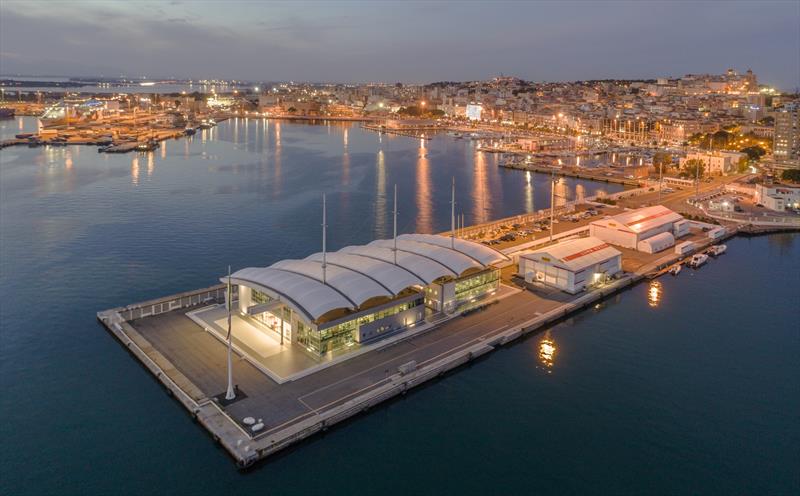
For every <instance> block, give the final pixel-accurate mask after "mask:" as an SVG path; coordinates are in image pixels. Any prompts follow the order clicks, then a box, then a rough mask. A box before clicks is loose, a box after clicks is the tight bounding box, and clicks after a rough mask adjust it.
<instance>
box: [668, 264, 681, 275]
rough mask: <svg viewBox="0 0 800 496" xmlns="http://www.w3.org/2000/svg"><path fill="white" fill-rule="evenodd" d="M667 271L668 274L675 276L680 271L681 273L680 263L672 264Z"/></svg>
mask: <svg viewBox="0 0 800 496" xmlns="http://www.w3.org/2000/svg"><path fill="white" fill-rule="evenodd" d="M668 272H669V273H670V274H672V275H673V276H677V275H678V274H680V273H681V265H680V264H678V265H673V266H672V267H670V268H669V271H668Z"/></svg>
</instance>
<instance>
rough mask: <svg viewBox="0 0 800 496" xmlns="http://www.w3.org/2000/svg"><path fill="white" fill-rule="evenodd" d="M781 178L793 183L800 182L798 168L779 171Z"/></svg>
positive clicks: (799, 170)
mask: <svg viewBox="0 0 800 496" xmlns="http://www.w3.org/2000/svg"><path fill="white" fill-rule="evenodd" d="M781 179H782V180H784V181H791V182H793V183H800V169H786V170H785V171H783V172H782V173H781Z"/></svg>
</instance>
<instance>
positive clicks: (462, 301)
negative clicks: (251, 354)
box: [221, 234, 509, 356]
mask: <svg viewBox="0 0 800 496" xmlns="http://www.w3.org/2000/svg"><path fill="white" fill-rule="evenodd" d="M508 260H509V259H508V257H506V256H505V255H503V254H502V253H500V252H498V251H496V250H494V249H492V248H489V247H488V246H484V245H482V244H480V243H475V242H472V241H467V240H463V239H453V238H449V237H445V236H439V235H433V234H403V235H400V236H398V237H397V238H396V239H382V240H376V241H373V242H371V243H369V244H367V245H364V246H347V247H345V248H342V249H341V250H339V251H336V252H330V253H324V254H323V253H315V254H313V255H310V256H308V257H306V258H304V259H302V260H282V261H280V262H277V263H275V264H272V265H270V266H269V267H250V268H246V269H242V270H239V271H237V272H235V273H234V274H232V276H231V283H232V284H233V285H235V286H237V289H238V291H237V293H238V300H239V301H238V311H239V313H240V314H241V315H242V316H244V317H245V318H246V319H248V320H251V321H252V322H254V323H256V325H257V327H258V328H259V329H261V330H263V331H264V332H265V333H267V334H270V335H272V336H273V337H274V338H275V339H278V340H281V341H282V342H290V343H296V344H298V345H300V346H302V347H303V348H304V349H306V350H308V351H309V352H310V353H312V354H313V355H316V356H321V355H325V354H327V353H334V354H335V353H339V352H343V351H348V350H350V349H353V348H354V347H357V346H359V345H361V344H365V343H371V342H374V341H376V340H379V339H382V338H384V337H387V336H390V335H393V334H396V333H398V332H402V331H403V330H406V329H408V328H409V327H412V326H414V325H416V324H418V323H420V322H422V321H423V320H425V318H426V317H427V316H429V315H432V314H436V313H444V314H453V313H456V312H460V311H463V310H466V309H468V308H469V307H470V306H474V305H476V304H479V303H480V301H481V300H482V299H484V298H486V297H487V296H488V295H491V294H494V292H495V291H497V289H498V287H499V284H500V270H499V269H498V268H497V264H499V263H502V262H506V261H508ZM221 280H222V281H223V282H225V281H227V277H223V278H221ZM234 308H237V306H236V304H235V303H234Z"/></svg>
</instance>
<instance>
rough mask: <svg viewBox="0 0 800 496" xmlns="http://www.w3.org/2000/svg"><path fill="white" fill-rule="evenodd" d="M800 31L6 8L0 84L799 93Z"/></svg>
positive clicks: (354, 7)
mask: <svg viewBox="0 0 800 496" xmlns="http://www.w3.org/2000/svg"><path fill="white" fill-rule="evenodd" d="M765 17H768V18H769V19H770V22H761V21H760V19H764V18H765ZM798 25H800V3H797V2H760V3H758V4H752V3H744V2H729V3H719V2H703V3H694V4H688V3H687V4H684V3H669V2H648V3H641V4H638V3H620V2H603V3H587V2H567V3H553V2H535V3H493V4H487V5H483V4H456V3H449V2H438V3H432V4H424V5H423V4H412V5H411V6H407V5H403V4H399V3H380V4H377V5H375V4H368V3H361V2H348V3H337V4H328V3H319V2H306V3H302V4H299V5H298V4H288V3H277V2H276V3H258V2H234V3H232V4H231V3H226V4H225V5H221V4H216V3H210V2H209V3H199V2H180V1H172V2H135V3H132V4H131V3H127V4H126V3H123V2H102V3H100V2H61V3H58V4H52V3H50V4H48V3H44V2H24V3H23V2H16V1H8V2H4V5H3V16H2V17H0V46H1V47H2V50H1V51H0V53H1V54H2V57H0V62H1V63H0V73H2V74H3V75H10V74H27V75H64V76H80V75H84V76H89V75H91V76H98V75H104V76H107V77H112V76H119V75H122V74H124V75H126V76H131V77H152V78H167V77H177V78H203V77H207V78H225V79H243V80H273V81H278V80H298V81H320V82H322V81H330V82H359V81H383V82H394V81H400V82H434V81H449V80H480V79H485V78H488V77H491V76H494V75H498V74H501V73H504V74H506V75H513V76H518V77H520V78H523V79H527V80H532V81H574V80H588V79H644V78H655V77H679V76H682V75H684V74H688V73H706V72H716V73H721V72H723V71H724V70H725V69H727V68H728V67H734V68H736V69H737V70H739V71H742V72H743V71H745V70H746V69H748V68H752V69H753V71H755V72H756V73H758V74H759V76H760V78H761V80H762V81H764V82H765V83H766V84H769V85H773V86H776V87H778V88H780V89H783V90H794V89H795V88H796V87H797V86H800V62H798V57H797V56H796V55H797V54H798V53H800V31H799V30H798ZM187 40H188V41H187ZM98 41H102V42H101V43H98ZM554 47H558V50H554V49H553V48H554ZM231 54H236V55H237V56H231Z"/></svg>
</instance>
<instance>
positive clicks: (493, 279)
mask: <svg viewBox="0 0 800 496" xmlns="http://www.w3.org/2000/svg"><path fill="white" fill-rule="evenodd" d="M499 285H500V269H491V270H487V271H485V272H480V273H478V274H475V275H474V276H471V277H466V278H464V279H461V280H459V281H456V288H455V293H456V301H457V302H459V303H461V302H465V301H468V300H471V299H472V298H477V297H479V296H483V295H484V294H486V293H489V292H491V291H494V290H496V289H497V288H498V287H499Z"/></svg>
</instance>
